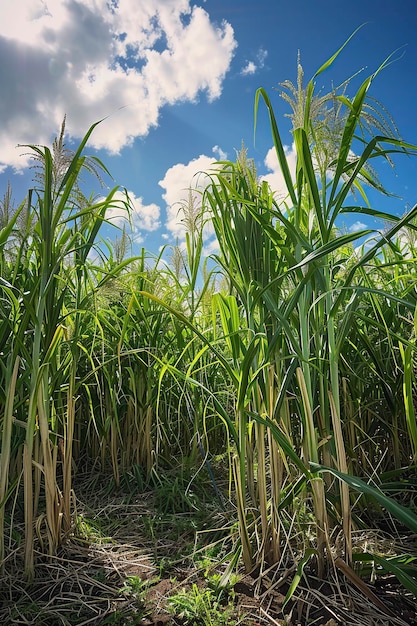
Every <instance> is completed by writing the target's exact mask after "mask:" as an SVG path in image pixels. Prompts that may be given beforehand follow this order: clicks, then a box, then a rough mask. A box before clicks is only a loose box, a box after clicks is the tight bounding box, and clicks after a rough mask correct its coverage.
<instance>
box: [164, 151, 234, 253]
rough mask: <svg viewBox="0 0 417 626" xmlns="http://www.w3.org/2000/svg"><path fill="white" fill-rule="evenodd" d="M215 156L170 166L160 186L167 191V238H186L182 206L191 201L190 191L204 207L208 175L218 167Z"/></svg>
mask: <svg viewBox="0 0 417 626" xmlns="http://www.w3.org/2000/svg"><path fill="white" fill-rule="evenodd" d="M213 152H216V153H217V154H223V155H224V154H225V153H224V152H223V151H222V150H221V148H219V147H218V146H215V147H214V148H213ZM214 161H215V159H214V158H213V157H209V156H206V155H203V154H202V155H200V156H199V157H197V158H196V159H193V160H192V161H190V162H189V163H187V164H184V163H177V164H176V165H173V166H172V167H170V168H169V169H168V170H167V171H166V172H165V176H164V178H163V179H162V180H160V181H159V185H160V186H161V187H162V188H163V189H164V190H165V192H164V193H163V194H162V197H163V199H164V200H165V202H166V204H167V221H166V224H165V226H166V229H167V230H168V232H169V234H168V235H165V237H164V239H170V240H171V241H172V243H175V242H176V240H177V239H178V240H180V241H181V240H183V239H184V238H185V231H186V228H185V225H184V221H183V220H184V212H183V210H182V207H183V206H184V205H186V204H187V203H188V201H189V196H190V190H191V194H192V198H193V202H194V206H195V208H196V209H197V208H198V207H200V206H201V193H202V191H203V190H204V189H205V188H206V187H207V185H208V184H210V178H209V177H208V176H207V174H209V173H210V172H213V171H214V170H215V166H214ZM211 234H212V231H211V230H210V229H207V232H206V236H207V237H210V236H211Z"/></svg>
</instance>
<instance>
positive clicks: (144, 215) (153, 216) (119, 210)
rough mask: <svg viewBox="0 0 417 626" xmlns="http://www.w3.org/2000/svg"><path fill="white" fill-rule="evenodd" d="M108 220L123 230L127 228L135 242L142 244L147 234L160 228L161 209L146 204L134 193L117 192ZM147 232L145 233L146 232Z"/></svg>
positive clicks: (154, 205) (107, 213) (107, 214)
mask: <svg viewBox="0 0 417 626" xmlns="http://www.w3.org/2000/svg"><path fill="white" fill-rule="evenodd" d="M106 219H107V220H108V221H109V222H110V224H112V225H114V226H117V227H118V228H123V226H126V228H127V230H128V231H129V233H130V235H131V237H132V239H133V241H135V242H136V243H141V242H142V241H143V240H144V235H145V234H146V232H152V231H154V230H157V229H158V228H159V227H160V225H161V224H160V208H159V206H158V205H157V204H154V203H151V204H144V202H143V198H140V197H137V196H136V195H135V194H134V193H133V192H132V191H126V192H122V191H117V192H116V193H115V195H114V197H113V202H112V205H111V206H110V207H109V208H108V209H107V212H106ZM144 231H145V232H144Z"/></svg>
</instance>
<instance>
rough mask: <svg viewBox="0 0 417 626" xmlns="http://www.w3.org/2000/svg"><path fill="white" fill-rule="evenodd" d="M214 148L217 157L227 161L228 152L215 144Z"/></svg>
mask: <svg viewBox="0 0 417 626" xmlns="http://www.w3.org/2000/svg"><path fill="white" fill-rule="evenodd" d="M212 150H213V153H214V154H215V155H217V158H218V160H219V161H226V159H227V152H224V150H222V149H221V148H220V146H213V148H212Z"/></svg>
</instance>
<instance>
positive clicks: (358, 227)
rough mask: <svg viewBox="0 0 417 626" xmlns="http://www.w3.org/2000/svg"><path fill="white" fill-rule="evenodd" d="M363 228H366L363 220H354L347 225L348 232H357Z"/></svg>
mask: <svg viewBox="0 0 417 626" xmlns="http://www.w3.org/2000/svg"><path fill="white" fill-rule="evenodd" d="M365 228H367V226H366V224H364V223H363V222H359V221H357V222H354V223H353V224H352V225H351V226H349V232H350V233H357V232H359V231H360V230H365Z"/></svg>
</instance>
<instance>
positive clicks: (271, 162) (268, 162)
mask: <svg viewBox="0 0 417 626" xmlns="http://www.w3.org/2000/svg"><path fill="white" fill-rule="evenodd" d="M284 150H285V156H286V157H287V163H288V167H289V169H290V173H291V176H292V179H293V180H295V170H296V165H297V153H296V150H295V145H294V144H293V145H292V146H291V147H290V146H284ZM264 163H265V166H266V168H267V170H268V173H267V174H265V175H263V176H261V179H262V180H266V181H267V182H268V183H269V186H270V187H271V189H272V191H273V192H274V195H275V197H276V199H277V200H278V201H279V200H284V199H285V198H286V197H287V195H288V191H287V187H286V185H285V180H284V176H283V175H282V171H281V168H280V166H279V163H278V159H277V155H276V152H275V148H271V149H270V150H268V152H267V155H266V157H265V160H264Z"/></svg>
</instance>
